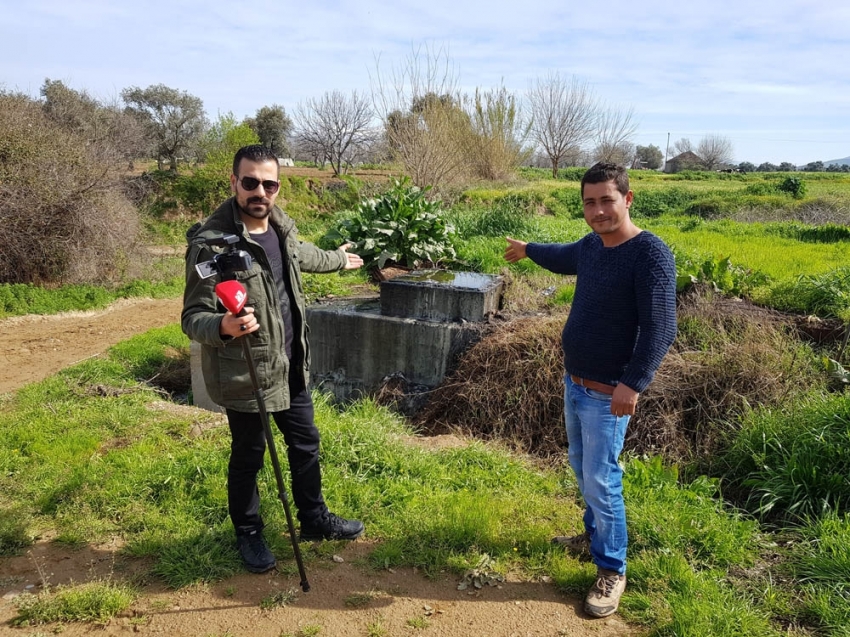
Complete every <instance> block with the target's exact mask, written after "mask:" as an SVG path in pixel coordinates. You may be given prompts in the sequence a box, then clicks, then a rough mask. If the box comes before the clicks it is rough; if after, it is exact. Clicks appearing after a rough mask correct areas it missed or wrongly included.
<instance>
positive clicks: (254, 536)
mask: <svg viewBox="0 0 850 637" xmlns="http://www.w3.org/2000/svg"><path fill="white" fill-rule="evenodd" d="M236 548H237V549H239V555H240V556H241V557H242V563H243V564H244V565H245V568H247V569H248V570H249V571H251V572H252V573H265V572H266V571H270V570H271V569H273V568H274V567H275V565H276V564H277V561H276V560H275V559H274V555H272V552H271V551H270V550H269V547H268V546H266V541H265V540H264V539H263V533H262V531H256V530H255V531H249V532H248V533H245V534H242V535H239V536H237V537H236Z"/></svg>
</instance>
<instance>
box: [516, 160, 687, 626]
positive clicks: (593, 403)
mask: <svg viewBox="0 0 850 637" xmlns="http://www.w3.org/2000/svg"><path fill="white" fill-rule="evenodd" d="M633 197H634V195H633V193H632V191H631V190H629V176H628V173H627V172H626V169H625V168H623V167H622V166H619V165H616V164H608V163H599V164H596V165H594V166H592V167H591V168H590V169H588V171H587V172H586V173H585V174H584V177H583V178H582V180H581V198H582V205H583V206H584V218H585V221H587V224H588V225H589V226H590V227H591V229H592V230H593V232H591V233H589V234H587V235H585V236H584V237H583V238H581V239H579V240H578V241H576V242H574V243H565V244H561V243H551V244H541V243H525V242H523V241H517V240H515V239H512V238H510V237H507V242H508V246H507V248H506V250H505V259H506V260H507V261H508V262H510V263H515V262H517V261H519V260H520V259H524V258H525V257H528V258H529V259H531V260H532V261H534V262H535V263H537V264H538V265H540V266H542V267H544V268H546V269H547V270H550V271H552V272H555V273H557V274H574V275H576V277H577V278H576V290H575V296H574V298H573V303H572V306H571V308H570V314H569V317H568V318H567V323H566V325H565V326H564V332H563V337H562V345H563V349H564V366H565V369H566V374H565V377H564V382H565V386H566V387H565V391H564V417H565V421H566V429H567V441H568V444H569V460H570V466H571V467H572V468H573V470H574V471H575V474H576V481H577V482H578V487H579V490H580V491H581V494H582V496H583V497H584V501H585V504H586V506H587V509H586V510H585V514H584V533H582V534H580V535H577V536H575V537H557V538H555V539H554V540H553V541H554V542H556V543H557V544H561V545H564V546H566V547H567V548H568V549H571V550H574V551H587V550H588V549H589V551H590V555H591V557H592V558H593V561H594V563H595V564H596V566H597V569H598V570H597V577H596V581H595V582H594V585H593V587H592V588H591V589H590V592H589V593H588V595H587V599H586V600H585V604H584V608H585V611H586V612H587V613H588V614H590V615H593V616H594V617H607V616H608V615H611V614H612V613H614V612H616V610H617V607H618V606H619V603H620V597H621V595H622V594H623V591H624V590H625V588H626V545H627V543H628V536H627V532H626V510H625V504H624V502H623V480H622V478H623V472H622V469H621V468H620V465H619V464H618V458H619V455H620V452H621V451H622V448H623V440H624V439H625V435H626V426H627V425H628V422H629V418H630V417H631V416H633V415H634V413H635V406H636V405H637V401H638V397H639V396H640V392H642V391H643V390H644V389H646V387H647V386H648V385H649V383H650V382H651V381H652V378H653V376H654V375H655V372H656V370H657V369H658V366H659V365H660V364H661V360H662V359H663V358H664V355H665V354H666V353H667V349H668V348H669V347H670V345H671V344H672V343H673V340H674V338H675V336H676V267H675V263H674V261H673V255H672V253H671V252H670V250H669V249H668V248H667V246H666V245H665V244H664V242H663V241H661V239H659V238H658V237H656V236H655V235H653V234H652V233H650V232H646V231H644V230H641V229H640V228H638V227H637V226H636V225H635V224H634V223H633V222H632V220H631V218H630V216H629V207H630V206H631V204H632V199H633Z"/></svg>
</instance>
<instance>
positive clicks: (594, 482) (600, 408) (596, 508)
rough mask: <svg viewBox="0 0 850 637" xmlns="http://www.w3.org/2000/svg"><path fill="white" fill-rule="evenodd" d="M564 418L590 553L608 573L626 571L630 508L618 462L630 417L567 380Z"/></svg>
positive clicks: (608, 398)
mask: <svg viewBox="0 0 850 637" xmlns="http://www.w3.org/2000/svg"><path fill="white" fill-rule="evenodd" d="M564 384H565V389H564V419H565V421H566V428H567V441H568V443H569V459H570V466H571V467H572V468H573V471H575V474H576V480H577V482H578V488H579V490H580V491H581V495H582V496H583V497H584V502H585V504H586V505H587V509H586V510H585V512H584V528H585V530H586V531H587V532H588V533H589V534H590V554H591V555H592V556H593V561H594V563H595V564H596V565H597V566H598V567H600V568H604V569H608V570H611V571H617V572H618V573H625V572H626V546H627V544H628V540H629V538H628V532H627V531H626V506H625V503H624V501H623V470H622V469H621V468H620V465H619V463H618V462H617V460H618V458H619V457H620V452H621V451H622V450H623V440H624V439H625V437H626V427H627V425H628V424H629V416H620V417H617V416H614V415H613V414H612V413H611V396H609V395H607V394H603V393H602V392H598V391H595V390H593V389H588V388H587V387H582V386H581V385H576V384H575V383H573V382H572V380H571V379H570V375H569V374H567V375H566V378H565V379H564Z"/></svg>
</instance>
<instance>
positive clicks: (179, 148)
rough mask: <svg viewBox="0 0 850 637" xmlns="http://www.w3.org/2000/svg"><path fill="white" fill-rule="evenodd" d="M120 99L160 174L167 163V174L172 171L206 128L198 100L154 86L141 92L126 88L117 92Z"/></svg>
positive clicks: (189, 151)
mask: <svg viewBox="0 0 850 637" xmlns="http://www.w3.org/2000/svg"><path fill="white" fill-rule="evenodd" d="M121 99H123V100H124V103H125V104H126V105H127V110H128V112H130V113H132V114H133V115H134V116H135V117H137V118H138V119H139V121H140V122H142V124H143V125H144V127H145V130H146V131H147V133H148V136H149V137H150V139H151V140H152V142H153V150H154V154H155V155H156V161H157V166H158V167H159V169H160V170H162V168H163V165H164V162H165V160H168V162H169V166H170V168H171V170H174V171H176V170H177V162H178V160H179V159H180V158H181V157H183V156H185V155H190V154H194V153H195V151H196V150H197V149H198V145H199V143H200V141H201V139H202V137H203V134H204V131H205V130H206V127H207V118H206V115H205V114H204V103H203V102H202V101H201V99H200V98H199V97H195V96H194V95H190V94H189V93H187V92H186V91H180V90H177V89H174V88H170V87H168V86H165V85H164V84H156V85H153V86H149V87H147V88H144V89H143V88H138V87H130V88H126V89H124V90H123V91H121Z"/></svg>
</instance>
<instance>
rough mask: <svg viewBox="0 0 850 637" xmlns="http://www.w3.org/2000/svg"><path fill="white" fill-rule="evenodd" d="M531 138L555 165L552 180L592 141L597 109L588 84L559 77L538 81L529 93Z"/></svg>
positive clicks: (573, 78) (547, 77) (575, 79)
mask: <svg viewBox="0 0 850 637" xmlns="http://www.w3.org/2000/svg"><path fill="white" fill-rule="evenodd" d="M527 99H528V103H529V105H530V107H531V118H532V124H531V135H532V138H533V139H534V140H535V141H536V142H537V144H539V145H540V146H541V147H542V148H543V150H544V151H545V152H546V154H547V155H548V156H549V159H550V160H551V162H552V176H553V177H557V176H558V166H559V165H560V164H561V161H562V159H564V158H565V157H566V156H567V155H568V154H569V153H571V152H575V150H576V149H577V148H580V147H581V146H582V145H583V144H584V143H585V142H587V141H588V140H590V139H591V138H592V137H593V132H594V130H595V128H596V117H597V112H598V107H597V103H596V98H595V97H594V96H593V94H592V92H591V89H590V88H589V86H588V85H587V82H585V81H582V80H579V79H578V78H577V77H575V76H573V77H572V78H571V79H567V78H565V77H562V76H561V75H560V74H559V73H557V72H555V73H550V74H549V75H547V76H546V77H545V78H544V79H540V78H538V79H537V80H536V81H535V82H534V84H533V85H532V86H531V88H530V89H529V91H528V95H527Z"/></svg>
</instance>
